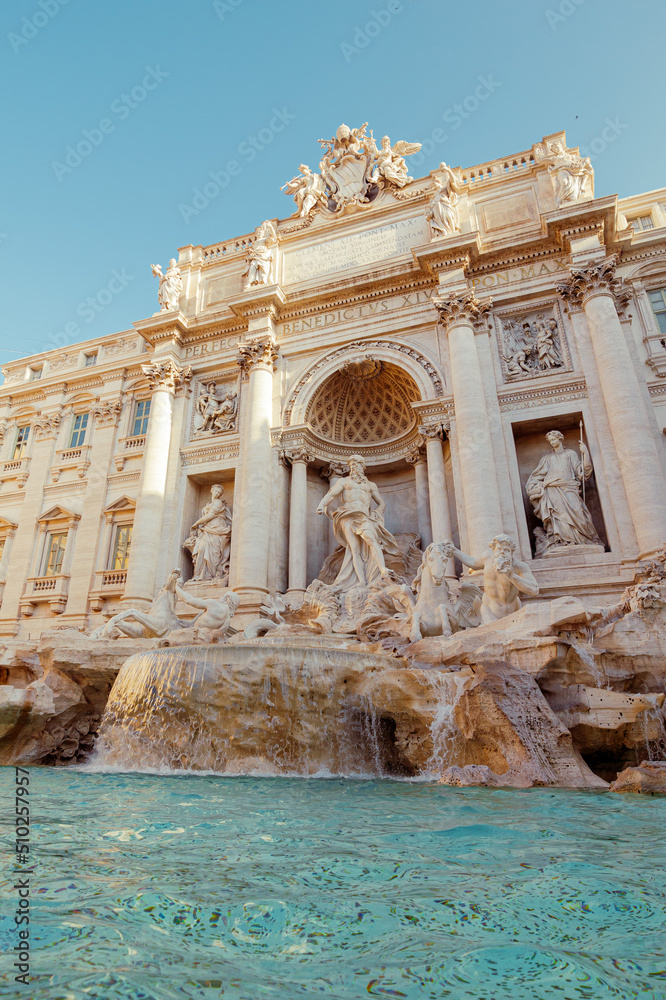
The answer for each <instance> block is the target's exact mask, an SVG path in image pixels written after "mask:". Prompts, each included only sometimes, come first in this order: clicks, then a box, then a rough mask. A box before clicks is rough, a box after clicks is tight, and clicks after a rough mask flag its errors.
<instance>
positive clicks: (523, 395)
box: [497, 378, 587, 411]
mask: <svg viewBox="0 0 666 1000" xmlns="http://www.w3.org/2000/svg"><path fill="white" fill-rule="evenodd" d="M497 398H498V400H499V407H500V410H502V411H504V410H524V409H526V408H528V407H532V406H545V405H547V404H549V403H564V402H568V401H569V400H571V399H586V398H587V383H586V382H585V379H584V378H578V379H575V380H573V379H571V380H566V381H558V382H557V384H552V383H551V384H549V385H539V386H535V387H534V388H532V389H524V390H520V391H519V390H516V391H513V392H508V393H507V392H505V393H502V392H499V393H498V396H497Z"/></svg>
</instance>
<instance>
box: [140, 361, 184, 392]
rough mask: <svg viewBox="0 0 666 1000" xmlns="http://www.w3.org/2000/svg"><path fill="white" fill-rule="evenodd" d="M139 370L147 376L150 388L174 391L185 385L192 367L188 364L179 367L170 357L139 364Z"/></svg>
mask: <svg viewBox="0 0 666 1000" xmlns="http://www.w3.org/2000/svg"><path fill="white" fill-rule="evenodd" d="M141 371H142V372H143V374H144V375H145V376H146V377H147V378H148V382H149V384H150V388H151V389H152V390H154V389H168V390H169V392H174V393H175V392H176V390H177V389H181V388H183V387H184V386H186V385H187V384H188V382H189V381H190V379H191V378H192V369H191V367H190V366H189V365H186V366H185V367H184V368H181V367H180V365H178V364H176V362H175V361H173V360H172V359H169V360H168V361H155V362H151V363H150V364H145V365H141Z"/></svg>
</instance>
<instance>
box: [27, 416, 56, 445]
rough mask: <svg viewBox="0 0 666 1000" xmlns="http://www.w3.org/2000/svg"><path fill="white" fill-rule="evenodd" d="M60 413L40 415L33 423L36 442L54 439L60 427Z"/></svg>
mask: <svg viewBox="0 0 666 1000" xmlns="http://www.w3.org/2000/svg"><path fill="white" fill-rule="evenodd" d="M60 419H61V417H60V413H57V412H56V413H40V414H39V416H37V417H35V419H34V420H33V421H32V429H33V430H34V432H35V440H36V441H46V440H47V439H48V438H54V437H55V436H56V434H57V432H58V427H59V426H60Z"/></svg>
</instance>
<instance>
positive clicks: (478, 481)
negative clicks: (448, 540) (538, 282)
mask: <svg viewBox="0 0 666 1000" xmlns="http://www.w3.org/2000/svg"><path fill="white" fill-rule="evenodd" d="M432 301H433V304H434V305H435V306H436V308H437V310H438V312H439V316H440V322H441V323H442V325H443V326H444V328H445V330H446V333H447V336H448V340H449V356H450V364H451V387H452V389H453V402H454V407H455V415H456V421H457V429H458V448H459V453H460V454H459V457H460V471H461V476H460V478H461V484H462V492H463V506H464V511H465V521H466V525H467V539H468V547H469V550H470V552H474V553H475V554H476V553H480V552H482V551H483V550H484V549H485V548H486V546H487V545H488V542H489V541H490V540H491V539H492V538H493V537H494V536H495V535H496V534H498V533H499V532H501V530H502V517H501V513H500V498H499V489H498V486H497V473H496V471H495V459H494V457H493V448H492V442H491V438H490V421H489V419H488V409H487V407H486V398H485V392H484V387H483V379H482V376H481V365H480V363H479V355H478V352H477V348H476V339H475V338H476V331H478V332H479V333H481V332H482V330H483V329H484V324H483V320H484V317H485V314H486V313H487V312H488V310H489V309H490V300H489V299H488V300H486V302H484V303H479V302H478V301H477V299H476V298H475V296H474V292H472V291H467V292H463V293H462V294H453V295H451V296H450V297H449V298H446V299H445V298H433V300H432ZM436 444H437V448H438V449H439V452H440V455H441V444H440V443H439V442H436ZM431 451H432V454H433V460H434V462H435V463H437V461H438V459H437V458H435V457H434V456H435V448H434V447H431V449H430V450H429V451H428V467H429V468H430V462H431V457H430V456H431ZM430 495H431V503H432V486H431V494H430ZM434 535H435V525H434V522H433V536H434Z"/></svg>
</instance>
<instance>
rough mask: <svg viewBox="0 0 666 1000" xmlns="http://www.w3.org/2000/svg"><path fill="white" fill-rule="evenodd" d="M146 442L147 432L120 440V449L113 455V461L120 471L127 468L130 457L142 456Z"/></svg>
mask: <svg viewBox="0 0 666 1000" xmlns="http://www.w3.org/2000/svg"><path fill="white" fill-rule="evenodd" d="M145 444H146V435H145V434H136V435H135V436H133V437H125V438H120V439H119V441H118V445H119V450H118V451H117V452H116V454H115V455H114V456H113V461H114V464H115V466H116V469H117V471H118V472H122V471H123V469H124V468H125V462H126V461H127V459H128V458H141V456H142V455H143V449H144V447H145Z"/></svg>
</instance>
